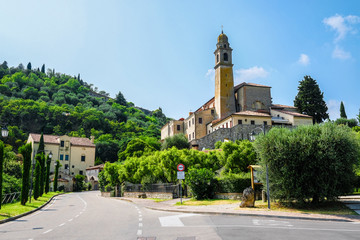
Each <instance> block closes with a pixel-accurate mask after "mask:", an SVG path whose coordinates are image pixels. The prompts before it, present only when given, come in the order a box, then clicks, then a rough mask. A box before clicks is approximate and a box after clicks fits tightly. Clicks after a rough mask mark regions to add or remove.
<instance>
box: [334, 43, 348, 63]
mask: <svg viewBox="0 0 360 240" xmlns="http://www.w3.org/2000/svg"><path fill="white" fill-rule="evenodd" d="M332 57H333V58H337V59H341V60H346V59H349V58H351V53H350V52H346V51H344V50H343V49H342V48H341V47H339V46H337V45H336V46H335V49H334V51H333V53H332Z"/></svg>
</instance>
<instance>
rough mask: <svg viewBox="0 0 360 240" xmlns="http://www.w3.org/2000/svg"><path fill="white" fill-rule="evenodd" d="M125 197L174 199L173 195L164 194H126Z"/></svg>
mask: <svg viewBox="0 0 360 240" xmlns="http://www.w3.org/2000/svg"><path fill="white" fill-rule="evenodd" d="M124 197H128V198H159V199H173V194H172V193H163V192H124Z"/></svg>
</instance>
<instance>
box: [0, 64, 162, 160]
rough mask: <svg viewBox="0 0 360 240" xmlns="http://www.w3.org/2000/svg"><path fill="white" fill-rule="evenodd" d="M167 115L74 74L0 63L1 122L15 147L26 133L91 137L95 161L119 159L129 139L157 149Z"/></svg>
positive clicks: (8, 140) (7, 141)
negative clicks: (140, 140)
mask: <svg viewBox="0 0 360 240" xmlns="http://www.w3.org/2000/svg"><path fill="white" fill-rule="evenodd" d="M166 121H167V118H166V116H165V115H164V114H163V113H162V110H161V108H159V109H157V110H155V111H149V110H146V109H142V108H138V107H135V105H134V104H133V103H131V102H127V101H126V99H125V97H124V96H123V94H122V93H121V92H120V91H119V93H118V94H117V96H116V98H115V99H112V98H110V97H109V94H108V93H106V92H104V91H98V88H97V87H94V86H93V85H92V84H88V83H87V82H85V81H83V80H82V79H81V77H80V74H79V75H78V76H69V75H66V74H63V73H58V72H55V70H52V69H47V70H46V71H45V65H42V67H41V68H33V67H32V66H31V63H28V64H27V66H26V67H24V66H23V65H22V64H19V66H17V67H9V66H8V65H7V62H6V61H4V62H3V63H2V64H0V122H1V126H4V125H6V126H7V127H8V128H9V130H10V133H9V137H8V138H6V139H3V141H4V142H5V143H6V144H9V145H12V146H14V151H15V152H17V148H18V147H20V146H21V145H23V144H24V141H26V139H27V137H28V133H41V132H43V133H44V134H55V135H64V134H66V135H69V136H79V137H90V136H91V135H93V136H94V137H95V144H96V147H97V148H96V149H97V150H96V159H97V160H96V163H102V162H105V161H110V162H114V161H117V160H118V155H117V154H118V151H119V150H120V151H122V150H125V149H126V146H127V143H128V142H130V141H131V140H132V139H135V138H141V139H143V140H144V141H145V142H148V143H149V144H151V145H152V146H153V147H154V148H156V149H159V148H160V143H158V139H159V138H160V128H161V127H162V126H163V125H164V124H165V123H166Z"/></svg>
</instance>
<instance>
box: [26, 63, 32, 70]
mask: <svg viewBox="0 0 360 240" xmlns="http://www.w3.org/2000/svg"><path fill="white" fill-rule="evenodd" d="M26 69H27V70H31V62H29V63H28V64H27V66H26Z"/></svg>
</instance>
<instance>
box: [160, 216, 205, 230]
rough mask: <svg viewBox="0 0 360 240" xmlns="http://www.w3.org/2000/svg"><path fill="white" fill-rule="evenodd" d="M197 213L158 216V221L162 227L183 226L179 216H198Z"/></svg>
mask: <svg viewBox="0 0 360 240" xmlns="http://www.w3.org/2000/svg"><path fill="white" fill-rule="evenodd" d="M198 215H199V214H181V215H175V216H168V217H159V221H160V224H161V226H162V227H183V226H184V224H183V222H182V221H181V220H180V218H184V217H192V216H198Z"/></svg>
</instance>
